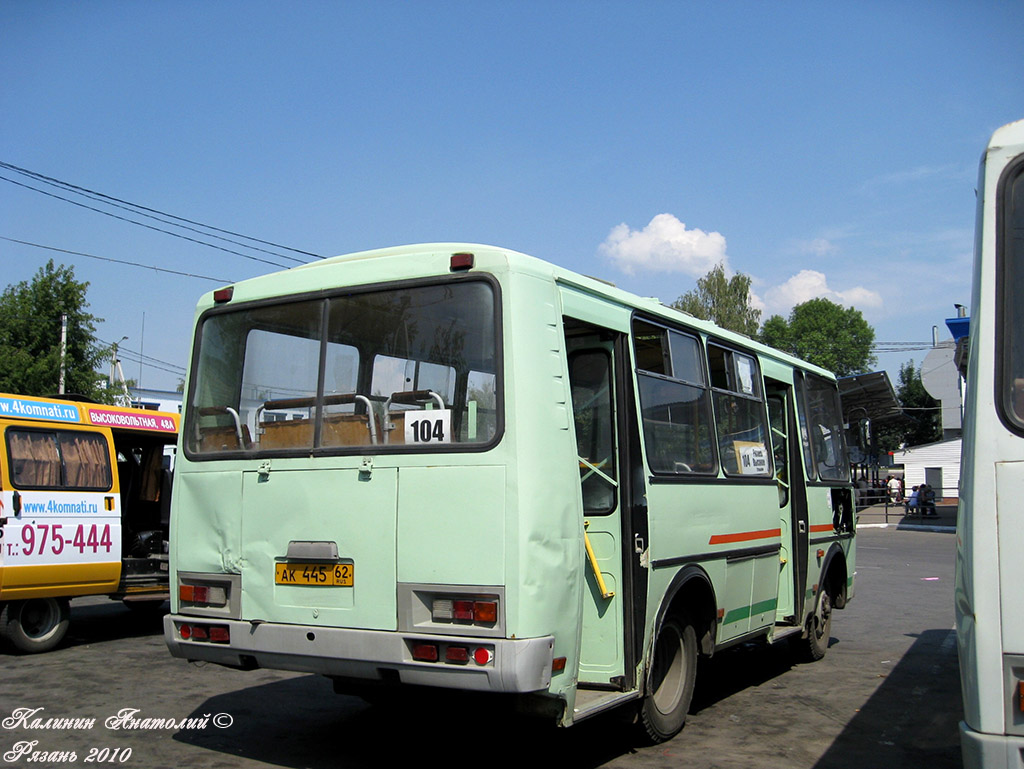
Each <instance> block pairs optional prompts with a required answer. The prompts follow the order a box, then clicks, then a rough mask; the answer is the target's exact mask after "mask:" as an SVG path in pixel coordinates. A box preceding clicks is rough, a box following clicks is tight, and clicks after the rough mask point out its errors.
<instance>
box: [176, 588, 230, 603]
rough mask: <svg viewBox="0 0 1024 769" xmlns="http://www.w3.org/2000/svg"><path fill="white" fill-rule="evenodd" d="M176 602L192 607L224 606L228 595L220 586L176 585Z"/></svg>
mask: <svg viewBox="0 0 1024 769" xmlns="http://www.w3.org/2000/svg"><path fill="white" fill-rule="evenodd" d="M178 600H180V601H181V602H182V603H187V604H191V605H192V606H225V605H226V604H227V602H228V594H227V591H226V590H225V589H224V588H223V587H222V586H221V585H178Z"/></svg>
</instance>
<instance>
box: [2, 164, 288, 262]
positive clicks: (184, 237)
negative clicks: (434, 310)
mask: <svg viewBox="0 0 1024 769" xmlns="http://www.w3.org/2000/svg"><path fill="white" fill-rule="evenodd" d="M0 181H4V182H9V183H10V184H15V185H17V186H18V187H24V188H25V189H26V190H32V191H33V192H38V193H39V194H40V195H46V196H47V197H50V198H56V199H57V200H63V201H64V202H65V203H70V204H71V205H73V206H78V207H79V208H85V209H87V210H89V211H95V212H96V213H97V214H103V215H104V216H109V217H111V218H112V219H118V220H120V221H122V222H127V223H128V224H134V225H135V226H136V227H145V228H146V229H147V230H153V231H154V232H162V233H164V234H165V235H170V236H172V237H175V238H181V239H182V240H187V241H189V242H190V243H195V244H197V245H200V246H206V247H207V248H215V249H217V250H218V251H224V252H225V253H228V254H234V255H235V256H240V257H242V258H243V259H251V260H252V261H254V262H263V264H269V265H272V266H274V267H281V268H284V267H286V266H287V265H284V264H281V263H279V262H272V261H270V260H269V259H261V258H260V257H258V256H252V255H251V254H243V253H242V252H241V251H235V250H234V249H231V248H224V247H223V246H218V245H214V244H213V243H206V242H204V241H202V240H197V239H196V238H190V237H189V236H188V235H181V234H180V233H177V232H172V231H171V230H165V229H163V228H161V227H154V226H153V225H151V224H145V223H144V222H137V221H135V220H134V219H129V218H128V217H126V216H118V215H117V214H113V213H111V212H110V211H104V210H102V209H100V208H95V207H94V206H87V205H86V204H85V203H79V202H78V201H77V200H71V199H70V198H65V197H63V196H62V195H55V194H54V193H52V192H47V191H46V190H40V189H37V188H36V187H31V186H29V185H28V184H22V183H21V182H16V181H14V179H8V178H7V177H6V176H0ZM280 258H281V259H291V260H292V261H296V262H300V263H301V264H306V262H302V261H301V260H299V259H294V258H293V257H290V256H282V257H280Z"/></svg>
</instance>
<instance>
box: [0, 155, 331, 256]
mask: <svg viewBox="0 0 1024 769" xmlns="http://www.w3.org/2000/svg"><path fill="white" fill-rule="evenodd" d="M0 168H6V169H8V170H11V171H15V172H16V173H19V174H21V175H23V176H27V177H29V178H30V179H34V180H36V181H41V182H43V183H44V184H49V185H50V186H52V187H57V188H58V189H62V190H65V191H67V192H71V193H74V194H77V195H81V196H82V197H84V198H88V199H89V200H93V201H95V202H97V203H102V204H103V205H109V206H113V207H114V208H120V209H122V210H125V211H129V212H130V213H133V214H138V215H140V216H145V217H146V218H148V219H154V220H156V221H158V222H161V223H163V224H168V225H171V226H172V227H181V228H182V229H185V230H189V231H190V232H195V233H197V234H200V235H203V236H205V237H210V238H216V239H217V240H223V241H225V242H227V243H233V244H235V245H237V246H241V247H243V248H249V249H252V250H254V251H261V252H263V253H265V254H270V255H271V256H276V257H279V258H281V259H289V260H291V261H293V262H298V263H299V264H306V262H305V261H304V260H302V259H295V258H294V257H291V256H287V255H285V254H278V253H275V252H273V251H267V250H266V249H263V248H258V247H256V246H249V245H246V244H245V243H238V242H237V241H234V240H231V239H230V238H222V237H220V236H218V235H212V234H210V233H208V232H203V231H201V230H198V229H195V228H194V227H186V226H185V225H182V224H175V222H172V221H167V219H174V220H176V221H178V222H185V223H186V224H193V225H195V226H196V227H202V228H203V229H205V230H212V231H213V232H222V233H224V234H225V235H231V236H233V237H236V238H243V239H244V240H250V241H252V242H254V243H261V244H263V245H265V246H273V247H274V248H278V249H283V250H285V251H292V252H294V253H296V254H303V255H304V256H312V257H313V258H314V259H323V257H322V256H321V255H319V254H314V253H311V252H309V251H303V250H301V249H298V248H292V247H291V246H284V245H281V244H280V243H273V242H271V241H269V240H261V239H260V238H254V237H252V236H250V235H243V234H241V233H238V232H232V231H231V230H224V229H221V228H220V227H214V226H213V225H209V224H203V223H202V222H197V221H193V220H192V219H185V218H184V217H181V216H175V215H174V214H169V213H167V212H165V211H160V210H158V209H155V208H149V207H148V206H143V205H139V204H138V203H132V202H130V201H127V200H121V199H120V198H115V197H112V196H110V195H106V194H104V193H102V192H97V191H95V190H90V189H89V188H87V187H79V186H78V185H77V184H71V183H70V182H65V181H63V180H61V179H55V178H53V177H51V176H46V175H44V174H41V173H38V172H36V171H30V170H28V169H26V168H20V167H19V166H16V165H12V164H11V163H5V162H4V161H2V160H0ZM0 178H2V177H0ZM4 181H11V180H10V179H4ZM12 183H14V184H17V182H12ZM22 186H25V185H22ZM28 189H33V190H34V189H35V188H34V187H29V188H28ZM36 192H42V190H36ZM43 194H47V193H43ZM60 199H61V200H64V198H60ZM68 202H73V201H68ZM145 212H149V213H145ZM100 213H103V212H100ZM161 217H166V218H161Z"/></svg>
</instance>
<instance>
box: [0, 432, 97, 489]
mask: <svg viewBox="0 0 1024 769" xmlns="http://www.w3.org/2000/svg"><path fill="white" fill-rule="evenodd" d="M12 432H18V433H44V434H47V435H53V436H55V437H56V438H57V440H56V449H57V458H58V459H59V460H60V476H61V483H60V485H57V486H41V485H38V484H27V485H26V484H19V483H17V482H15V478H16V477H17V476H16V474H15V472H14V461H15V457H14V454H13V452H12V451H11V443H10V434H11V433H12ZM3 433H4V435H3V441H4V445H3V450H4V452H5V453H6V454H7V468H6V469H7V478H8V480H9V481H10V484H11V488H13V489H17V490H18V491H49V492H75V491H102V492H109V491H112V490H113V488H114V468H113V467H112V465H111V458H110V439H109V438H108V437H107V435H106V434H105V433H103V432H102V431H99V430H95V429H89V428H87V427H79V428H77V429H76V427H74V426H72V425H61V426H59V427H58V426H57V425H53V426H46V427H42V426H36V425H26V424H21V423H18V422H10V423H9V424H7V425H6V426H4V428H3ZM60 433H70V434H74V435H81V434H86V435H91V436H95V437H96V438H98V439H99V440H100V441H102V443H103V446H104V448H105V449H106V451H104V453H103V456H104V458H105V459H106V470H107V475H106V482H107V483H106V485H105V486H69V485H67V484H66V483H65V481H66V478H67V465H66V464H65V461H64V452H63V449H62V448H61V441H60V438H59V434H60Z"/></svg>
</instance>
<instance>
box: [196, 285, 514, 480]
mask: <svg viewBox="0 0 1024 769" xmlns="http://www.w3.org/2000/svg"><path fill="white" fill-rule="evenodd" d="M469 282H482V283H486V284H487V285H488V286H489V287H490V289H491V292H492V296H493V300H494V302H493V308H492V310H493V323H494V356H495V361H496V365H495V371H494V378H495V384H496V387H495V406H494V408H495V426H494V436H493V437H492V438H491V440H489V441H487V442H480V443H447V444H429V445H412V446H410V445H407V444H377V445H367V446H323V445H316V444H318V443H319V438H320V435H319V433H320V428H321V425H322V419H321V418H320V416H319V414H320V413H321V411H322V409H323V408H324V405H323V399H324V392H323V389H324V378H325V371H324V356H325V351H326V346H325V345H324V341H323V337H326V336H327V334H326V333H325V329H326V328H327V318H328V317H329V313H330V303H329V302H330V300H331V299H334V298H337V297H341V296H352V295H356V294H372V293H383V292H387V291H395V290H403V289H415V288H421V287H429V286H443V285H447V284H460V283H469ZM309 301H321V302H323V316H322V320H321V337H322V338H321V340H320V345H321V347H320V368H319V371H318V374H317V380H318V381H317V393H316V395H315V396H314V405H313V407H312V408H313V409H314V411H315V412H316V413H317V415H318V416H317V417H316V419H315V421H314V425H315V434H314V446H310V447H300V448H275V449H263V450H257V449H251V448H250V449H235V450H229V451H218V452H205V453H204V452H197V451H193V450H192V447H191V445H190V443H189V440H188V439H187V434H186V433H187V431H188V430H190V429H192V428H193V427H194V425H193V423H192V419H193V417H192V416H191V415H190V413H191V412H192V411H193V409H194V408H195V407H194V405H193V399H194V397H195V389H196V386H197V380H198V378H197V377H196V376H194V375H190V377H189V386H188V393H187V395H186V400H185V401H184V403H185V404H186V405H185V409H184V413H183V414H182V423H181V428H180V429H181V432H182V435H183V436H185V437H184V438H183V440H182V441H181V443H182V447H183V449H184V454H185V457H186V459H187V460H188V461H190V462H218V461H226V460H238V459H255V458H264V457H266V458H271V457H282V458H287V457H306V458H309V457H334V456H367V455H380V454H387V455H392V454H463V453H474V454H477V453H483V452H487V451H491V450H492V449H494V448H495V447H496V446H497V445H498V444H499V443H500V442H501V440H502V438H503V437H504V434H505V386H506V385H505V376H504V372H505V344H504V324H503V320H502V318H503V297H502V292H501V284H500V283H499V282H498V279H497V278H496V277H494V276H493V275H491V274H489V273H485V272H479V273H459V274H454V275H444V276H441V275H433V276H429V277H425V278H413V279H406V280H389V281H382V282H380V283H370V284H364V285H357V286H334V287H331V288H325V289H321V290H314V291H304V292H301V293H297V294H281V295H278V296H271V297H265V298H261V299H255V300H252V301H241V302H237V303H235V304H231V303H228V304H227V305H215V306H213V307H210V308H208V309H207V310H205V311H204V312H203V313H202V314H201V315H200V316H199V319H198V320H197V322H196V330H195V336H194V338H193V344H192V359H191V362H190V367H189V371H190V372H197V371H198V370H199V356H200V352H201V350H202V336H203V327H204V325H205V324H206V322H207V321H208V320H209V319H210V318H212V317H215V316H217V315H225V314H230V313H235V312H243V311H245V310H253V309H259V308H261V307H274V306H280V305H283V304H292V303H300V302H309ZM328 343H329V340H328ZM370 360H371V361H372V357H371V358H370ZM360 365H362V362H361V361H360ZM479 373H488V372H479ZM236 385H237V390H236V392H235V395H236V396H237V395H238V394H239V393H240V391H241V386H242V383H241V379H239V380H238V382H237V383H236Z"/></svg>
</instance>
